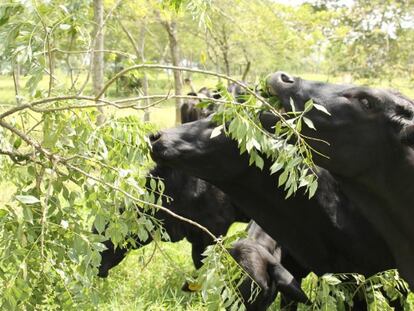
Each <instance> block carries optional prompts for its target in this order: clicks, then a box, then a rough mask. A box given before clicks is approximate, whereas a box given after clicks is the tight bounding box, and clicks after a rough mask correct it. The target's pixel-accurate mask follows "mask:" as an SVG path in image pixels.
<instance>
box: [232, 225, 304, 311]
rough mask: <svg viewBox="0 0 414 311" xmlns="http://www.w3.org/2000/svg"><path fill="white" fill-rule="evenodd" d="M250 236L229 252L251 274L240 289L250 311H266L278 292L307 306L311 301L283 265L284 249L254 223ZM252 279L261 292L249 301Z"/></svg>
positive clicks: (249, 229) (251, 226)
mask: <svg viewBox="0 0 414 311" xmlns="http://www.w3.org/2000/svg"><path fill="white" fill-rule="evenodd" d="M247 230H248V236H247V238H245V239H241V240H239V241H237V242H236V243H234V244H233V246H232V248H231V249H230V250H229V252H230V254H231V255H232V256H233V258H234V259H235V260H236V261H237V262H238V264H239V265H240V266H241V267H242V268H243V270H244V271H245V272H247V273H248V275H249V276H250V278H251V279H250V278H248V277H247V278H246V279H245V280H244V281H243V282H242V284H241V285H240V287H239V288H238V289H239V291H240V293H241V295H242V297H243V300H244V304H245V306H246V309H247V311H259V310H266V309H267V308H268V307H269V306H270V305H271V304H272V302H273V301H274V300H275V299H276V296H277V293H278V291H280V292H281V293H282V294H283V296H284V298H288V299H290V300H292V301H294V302H302V303H306V302H307V301H308V298H307V296H306V294H305V293H304V292H303V291H302V289H301V287H300V284H299V283H298V282H297V281H296V280H295V278H294V277H293V275H292V274H291V273H290V272H289V271H287V270H286V269H285V267H283V265H282V264H281V259H282V248H281V247H280V246H279V245H277V242H276V241H275V240H273V239H272V238H271V237H270V236H269V235H268V234H267V233H266V232H264V231H263V229H262V228H260V226H259V225H258V224H256V223H255V222H254V221H251V222H250V223H249V226H248V229H247ZM252 279H253V280H254V281H255V282H256V284H257V285H258V286H260V288H261V291H260V293H259V294H258V295H257V297H256V299H255V300H254V301H250V300H249V299H250V298H251V297H250V296H251V293H252V292H251V290H252Z"/></svg>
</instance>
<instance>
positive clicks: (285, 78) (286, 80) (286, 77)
mask: <svg viewBox="0 0 414 311" xmlns="http://www.w3.org/2000/svg"><path fill="white" fill-rule="evenodd" d="M280 80H282V82H284V83H294V82H295V80H294V79H293V78H292V77H291V76H289V75H287V74H286V73H282V74H281V75H280Z"/></svg>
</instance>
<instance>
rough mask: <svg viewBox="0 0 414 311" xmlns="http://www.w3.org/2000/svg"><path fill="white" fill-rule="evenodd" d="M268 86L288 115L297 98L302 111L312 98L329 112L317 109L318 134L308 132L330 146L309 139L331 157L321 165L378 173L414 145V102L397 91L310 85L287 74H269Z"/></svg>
mask: <svg viewBox="0 0 414 311" xmlns="http://www.w3.org/2000/svg"><path fill="white" fill-rule="evenodd" d="M267 87H268V91H269V93H270V94H271V95H273V96H277V97H278V99H279V100H280V102H281V104H282V105H283V108H284V109H285V110H287V111H290V110H292V108H291V99H292V100H293V102H294V105H295V108H296V110H303V109H304V106H305V104H306V102H308V101H309V100H312V101H313V102H314V103H315V104H318V105H322V106H323V107H325V108H326V110H328V112H329V113H330V115H328V114H326V113H323V112H321V111H320V110H317V109H312V110H311V111H310V112H309V113H308V114H307V117H308V118H309V119H311V120H312V121H313V124H314V125H315V127H316V131H314V130H311V129H310V128H305V129H304V130H303V134H305V135H306V136H311V137H314V138H317V139H321V140H324V141H326V142H327V143H328V144H327V143H323V142H320V141H316V140H311V139H310V140H309V142H310V143H311V145H312V146H313V147H314V148H315V149H316V150H318V151H319V152H321V153H323V154H324V155H326V156H328V158H325V157H321V156H318V155H316V156H315V162H316V163H317V164H319V165H320V166H322V167H325V168H327V169H328V170H330V171H331V172H333V173H337V174H340V175H343V176H346V177H355V176H358V175H359V174H363V173H364V172H366V171H367V170H375V169H376V168H378V167H379V166H381V165H383V164H384V163H381V161H392V160H393V154H394V153H395V152H401V148H404V147H406V146H411V145H413V144H414V121H413V117H414V103H413V102H412V101H411V100H409V99H408V98H406V97H404V96H403V95H401V94H399V93H397V92H395V91H387V90H380V89H373V88H368V87H361V86H354V85H342V84H341V85H339V84H329V83H322V82H315V81H307V80H303V79H301V78H298V77H292V76H290V75H288V74H286V73H284V72H276V73H274V74H272V75H270V76H268V78H267ZM273 119H274V120H273V122H276V117H273ZM265 120H266V121H265V122H267V123H269V122H272V121H271V118H269V117H267V118H265ZM268 126H269V124H268Z"/></svg>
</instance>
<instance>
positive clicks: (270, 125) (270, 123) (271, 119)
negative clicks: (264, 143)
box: [259, 111, 279, 133]
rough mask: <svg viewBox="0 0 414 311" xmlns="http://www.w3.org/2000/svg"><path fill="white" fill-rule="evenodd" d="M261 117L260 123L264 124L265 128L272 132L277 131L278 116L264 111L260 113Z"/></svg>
mask: <svg viewBox="0 0 414 311" xmlns="http://www.w3.org/2000/svg"><path fill="white" fill-rule="evenodd" d="M259 119H260V123H261V124H262V126H263V128H264V129H265V130H266V131H268V132H270V133H274V132H275V128H274V127H275V125H276V122H277V121H279V119H278V117H277V116H275V115H274V114H273V113H271V112H267V111H264V112H262V113H261V114H260V116H259Z"/></svg>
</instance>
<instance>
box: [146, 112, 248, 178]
mask: <svg viewBox="0 0 414 311" xmlns="http://www.w3.org/2000/svg"><path fill="white" fill-rule="evenodd" d="M211 119H212V116H210V117H208V118H206V119H202V120H198V121H195V122H190V123H185V124H183V125H181V126H178V127H176V128H171V129H168V130H165V131H160V132H158V133H156V134H153V135H151V136H150V140H151V143H152V157H153V159H154V160H155V161H156V162H157V163H161V164H162V163H165V164H167V165H169V166H173V167H175V168H179V169H183V170H184V171H186V172H187V173H189V174H191V175H193V176H197V177H200V178H203V179H206V180H210V181H222V180H224V179H226V180H230V179H231V178H237V176H239V175H240V174H241V173H242V170H243V169H244V168H245V165H243V164H244V163H245V162H244V161H245V160H246V156H240V155H239V150H238V148H237V143H236V142H235V141H233V140H231V139H230V138H229V137H227V136H226V135H224V134H223V133H221V134H220V135H218V136H215V137H213V138H211V134H212V132H213V130H214V128H216V127H217V124H216V123H215V122H213V121H212V120H211ZM242 163H243V164H242Z"/></svg>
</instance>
